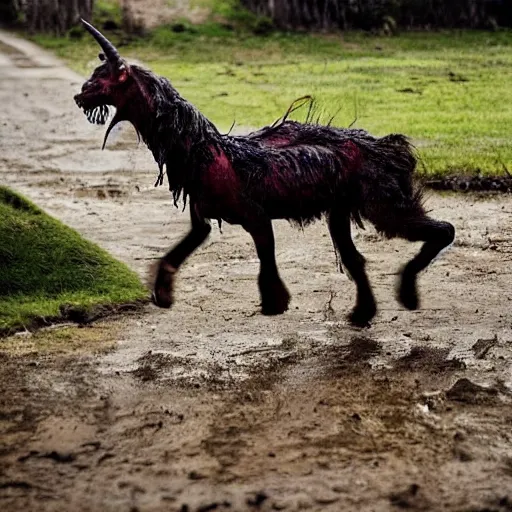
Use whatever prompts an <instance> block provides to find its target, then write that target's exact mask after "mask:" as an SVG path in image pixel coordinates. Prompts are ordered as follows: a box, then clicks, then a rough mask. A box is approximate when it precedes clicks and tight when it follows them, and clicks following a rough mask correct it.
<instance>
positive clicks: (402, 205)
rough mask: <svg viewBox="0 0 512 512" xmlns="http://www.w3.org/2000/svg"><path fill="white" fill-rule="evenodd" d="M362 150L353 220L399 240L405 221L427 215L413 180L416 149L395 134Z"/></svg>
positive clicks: (365, 146) (372, 142)
mask: <svg viewBox="0 0 512 512" xmlns="http://www.w3.org/2000/svg"><path fill="white" fill-rule="evenodd" d="M360 150H361V153H362V157H363V164H362V168H361V172H360V174H359V179H358V180H357V184H354V185H355V187H354V188H355V189H356V190H357V193H356V194H355V197H356V198H357V205H355V206H356V208H355V209H354V210H353V212H354V214H353V216H354V218H355V219H356V220H357V215H359V216H360V217H362V218H364V219H367V220H369V221H370V222H371V223H372V224H374V225H375V227H376V228H377V230H378V231H380V232H382V233H383V234H385V235H386V236H388V237H394V236H397V234H398V233H399V232H400V226H401V224H402V223H403V222H404V220H406V219H409V218H414V217H417V216H423V215H424V209H423V200H422V196H423V194H422V189H421V187H420V186H419V185H418V184H416V183H415V182H414V179H413V178H414V171H415V169H416V163H417V158H416V155H415V150H414V147H413V146H412V145H411V143H410V142H409V140H408V139H407V138H406V137H404V136H403V135H396V134H392V135H387V136H385V137H382V138H379V139H373V140H371V141H370V140H368V141H365V143H364V144H362V145H361V146H360ZM356 211H357V214H355V212H356Z"/></svg>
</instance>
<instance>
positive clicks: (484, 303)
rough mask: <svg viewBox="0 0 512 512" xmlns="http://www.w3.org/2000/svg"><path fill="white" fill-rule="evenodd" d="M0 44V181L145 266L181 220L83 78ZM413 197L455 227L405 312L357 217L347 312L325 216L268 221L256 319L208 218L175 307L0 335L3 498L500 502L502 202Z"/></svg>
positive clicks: (237, 245)
mask: <svg viewBox="0 0 512 512" xmlns="http://www.w3.org/2000/svg"><path fill="white" fill-rule="evenodd" d="M0 40H1V41H2V45H1V46H0V52H1V53H0V75H1V80H0V101H1V103H2V109H3V111H2V118H1V122H0V176H1V178H0V179H1V181H2V183H7V184H9V185H10V186H12V187H14V188H15V189H17V190H19V191H20V192H22V193H23V194H26V195H27V196H28V197H29V198H30V199H32V200H33V201H34V202H36V203H37V204H38V205H40V206H41V207H43V208H45V209H46V210H47V211H49V212H50V213H51V214H53V215H55V216H56V217H58V218H59V219H61V220H62V221H63V222H65V223H67V224H69V225H71V226H72V227H74V228H76V229H77V230H79V231H80V232H81V233H82V234H83V235H84V236H86V237H87V238H89V239H91V240H93V241H95V242H97V243H98V244H100V245H101V246H102V247H104V248H105V249H107V250H109V251H110V252H111V253H112V254H114V255H115V256H117V257H118V258H120V259H121V260H123V261H125V262H126V263H127V264H128V265H130V266H131V267H132V268H134V269H135V270H136V271H138V272H139V273H140V275H141V276H145V275H146V272H147V267H148V266H149V264H150V263H151V262H152V261H153V260H154V259H155V258H157V257H158V256H159V255H161V254H162V252H164V251H165V250H166V249H167V248H168V247H169V246H171V245H173V244H174V243H175V242H176V241H177V240H178V239H179V238H180V237H181V236H183V234H184V233H185V232H186V230H187V227H188V220H187V215H186V214H184V213H181V212H180V211H179V210H177V209H175V208H173V207H172V201H171V198H170V196H169V194H168V192H167V191H166V190H164V188H165V187H160V188H154V187H153V183H154V180H155V177H156V169H155V166H154V163H153V162H152V161H151V158H150V155H149V154H148V153H147V151H146V150H145V149H144V148H143V147H142V146H139V147H137V146H136V137H135V134H134V133H133V131H132V130H131V129H130V128H129V127H125V128H122V129H121V130H119V131H118V132H117V133H116V137H114V138H113V139H112V140H113V142H111V143H110V144H109V145H108V148H107V149H106V150H105V151H103V152H101V151H100V147H101V141H102V137H103V130H102V129H101V128H98V127H95V126H92V125H89V124H88V123H87V121H86V119H85V117H84V116H83V115H82V114H81V112H80V111H79V110H78V109H77V108H76V107H75V106H74V104H73V101H72V96H73V94H74V93H75V91H76V90H77V89H78V87H79V84H80V83H81V78H80V77H78V76H76V75H75V74H73V73H72V72H71V71H69V70H67V69H66V68H64V67H63V66H62V65H61V64H60V63H58V62H57V61H55V59H53V58H52V57H50V56H48V55H47V54H44V53H42V52H41V51H39V50H38V49H36V48H34V47H32V46H31V45H30V44H28V43H26V42H22V41H17V40H15V39H12V38H11V37H9V36H8V35H6V34H5V33H0ZM6 46H7V47H9V48H11V49H10V50H9V51H7V50H6V49H5V48H6ZM22 56H23V57H22ZM28 63H31V64H30V65H29V64H28ZM182 92H183V94H185V95H186V91H182ZM428 205H429V208H430V209H431V210H432V215H434V216H436V217H438V218H441V219H446V220H448V221H451V222H453V223H454V224H455V226H456V228H457V240H456V242H455V244H454V246H453V247H452V249H451V250H450V251H449V252H448V253H446V254H445V255H443V257H442V258H441V259H439V260H438V261H436V262H435V263H434V264H433V265H432V266H431V268H429V269H428V270H427V271H426V272H425V273H424V274H422V276H421V279H420V287H421V294H422V307H421V309H420V310H419V311H415V312H409V311H405V310H403V309H402V308H401V307H400V306H399V305H398V304H397V303H396V301H395V298H394V291H393V290H394V284H395V280H396V272H397V270H398V269H399V268H400V266H401V265H402V264H403V263H404V262H405V261H407V260H408V259H409V258H410V257H412V255H413V254H414V253H415V252H416V251H417V250H418V248H419V247H418V245H412V244H407V243H405V242H402V241H398V240H394V241H383V240H381V239H380V238H379V237H378V236H377V234H376V233H375V232H374V231H373V230H372V229H371V228H368V229H367V230H366V231H356V232H355V233H356V234H355V241H356V244H357V246H358V247H359V248H360V249H361V251H362V252H363V254H364V255H365V256H366V257H367V259H368V262H369V263H368V269H369V274H370V278H371V280H372V282H373V285H374V288H375V293H376V296H377V299H378V303H379V306H380V310H379V314H378V316H377V318H376V320H375V322H374V323H373V325H372V327H371V328H369V329H366V330H357V329H353V328H351V327H350V326H349V325H348V324H347V323H346V321H345V314H346V313H348V311H349V309H350V308H351V306H352V305H353V302H354V287H353V283H351V282H350V281H349V280H348V279H347V277H346V276H345V275H343V274H341V273H339V272H338V271H337V270H336V259H335V254H334V252H333V249H332V245H331V242H330V239H329V237H328V235H327V230H326V227H325V226H324V225H323V224H322V223H318V224H316V225H314V226H312V227H309V228H307V229H305V230H304V232H300V231H296V230H294V229H293V228H292V227H290V226H289V225H288V224H287V223H284V222H276V223H275V230H276V241H277V257H278V263H279V267H280V269H281V274H282V277H283V279H284V280H285V282H286V283H287V285H288V286H289V289H290V291H291V293H292V296H293V299H292V303H291V309H290V311H289V312H288V313H286V314H285V315H283V316H280V317H277V318H276V317H263V316H261V315H260V314H259V312H258V302H259V298H258V292H257V287H256V274H257V270H258V262H257V258H256V254H255V251H254V248H253V246H252V244H251V241H250V239H249V237H248V236H247V235H246V234H245V233H244V232H243V231H242V230H241V229H240V228H238V227H233V226H224V227H223V233H222V234H221V233H220V231H219V230H218V229H216V228H215V229H214V230H213V232H212V236H211V238H210V239H209V241H208V242H207V243H206V244H205V245H204V246H203V247H202V248H201V249H200V250H199V251H198V252H197V253H196V254H195V255H194V256H193V257H192V258H191V259H190V261H189V262H187V264H186V265H185V266H184V267H183V269H182V270H180V273H179V276H178V281H177V290H176V299H177V302H176V305H175V306H174V307H173V309H172V310H170V311H167V310H166V311H162V310H158V309H156V308H153V307H151V306H145V307H144V309H143V310H141V311H135V312H131V313H130V314H129V315H126V316H124V315H123V316H121V317H116V318H114V319H110V320H102V321H100V322H96V323H92V325H89V326H88V327H84V328H83V329H75V330H74V331H71V332H72V333H73V334H72V335H70V336H72V337H74V338H76V339H73V340H72V343H70V347H74V348H69V349H67V350H64V349H63V347H62V337H61V338H60V339H61V342H60V343H61V344H60V345H58V344H57V341H52V340H54V338H55V340H57V337H58V334H59V332H60V330H59V329H54V330H50V331H49V332H47V333H46V334H45V340H46V341H45V342H44V343H43V342H41V341H40V338H38V337H37V335H34V334H31V333H30V332H25V333H21V334H19V335H17V336H15V337H13V338H11V339H7V340H5V339H4V340H3V341H1V346H0V386H1V390H2V391H1V394H0V432H1V436H0V507H1V508H2V510H5V511H10V510H13V511H14V510H23V509H25V510H41V511H57V510H58V511H61V510H77V511H78V510H80V511H82V510H83V511H89V510H91V511H97V510H102V511H109V510H112V511H113V510H115V511H119V510H127V511H132V512H134V511H159V510H165V511H194V512H195V511H207V510H219V511H221V510H236V511H245V510H267V511H270V510H285V511H295V510H305V509H308V510H321V511H340V510H363V511H379V512H380V511H388V510H401V509H404V510H407V509H409V510H445V511H457V512H460V511H467V512H470V511H471V512H476V511H484V510H492V511H500V512H504V511H509V510H512V448H511V446H512V445H511V441H512V433H511V432H512V431H511V429H510V424H511V421H512V412H511V411H512V408H511V403H510V402H511V400H512V397H511V391H512V380H511V375H512V373H511V369H512V368H511V363H510V361H511V342H512V329H511V327H512V326H511V324H512V317H511V313H510V309H511V304H512V288H511V285H510V275H511V271H510V258H511V252H512V222H511V219H512V201H511V198H510V196H506V195H501V196H493V197H489V198H482V197H477V196H473V195H470V194H467V195H466V194H464V195H449V194H446V195H436V194H432V195H431V196H430V197H429V200H428ZM84 339H87V340H96V341H95V342H92V341H90V342H87V343H85V342H84V341H83V340H84ZM98 339H99V340H108V342H107V341H105V343H102V342H101V341H98ZM52 343H54V345H52Z"/></svg>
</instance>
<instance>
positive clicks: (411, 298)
mask: <svg viewBox="0 0 512 512" xmlns="http://www.w3.org/2000/svg"><path fill="white" fill-rule="evenodd" d="M398 236H400V237H402V238H405V239H407V240H410V241H411V242H417V241H420V240H421V241H424V242H425V243H424V244H423V247H422V248H421V250H420V252H419V253H418V254H417V255H416V256H415V257H414V258H413V259H412V260H411V261H409V263H407V265H405V267H404V268H403V269H402V273H401V279H400V282H399V285H398V290H397V292H398V300H399V301H400V302H401V303H402V304H403V305H404V306H405V307H406V308H407V309H417V308H418V306H419V300H418V292H417V289H416V278H417V275H418V273H419V272H421V271H422V270H423V269H425V268H426V267H427V266H428V265H429V264H430V263H431V262H432V260H433V259H434V258H436V256H438V255H439V253H440V252H441V251H442V250H443V249H446V248H447V247H448V246H450V245H451V244H452V243H453V240H454V239H455V228H454V227H453V226H452V225H451V224H450V223H449V222H442V221H437V220H434V219H431V218H430V217H427V216H420V217H418V218H410V219H408V220H406V222H405V223H404V224H403V225H402V226H401V227H400V232H399V233H398Z"/></svg>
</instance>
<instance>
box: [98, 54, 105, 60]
mask: <svg viewBox="0 0 512 512" xmlns="http://www.w3.org/2000/svg"><path fill="white" fill-rule="evenodd" d="M105 58H106V57H105V55H104V54H103V53H100V54H99V55H98V59H100V60H101V62H105Z"/></svg>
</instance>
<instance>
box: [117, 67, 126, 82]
mask: <svg viewBox="0 0 512 512" xmlns="http://www.w3.org/2000/svg"><path fill="white" fill-rule="evenodd" d="M127 78H128V71H126V69H122V70H121V71H120V72H119V75H117V80H118V81H119V82H126V79H127Z"/></svg>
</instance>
